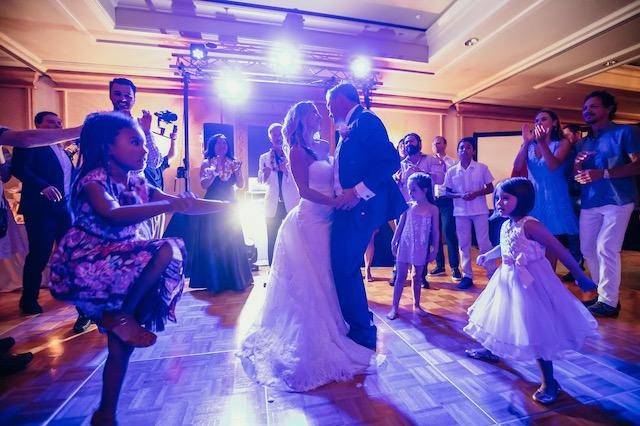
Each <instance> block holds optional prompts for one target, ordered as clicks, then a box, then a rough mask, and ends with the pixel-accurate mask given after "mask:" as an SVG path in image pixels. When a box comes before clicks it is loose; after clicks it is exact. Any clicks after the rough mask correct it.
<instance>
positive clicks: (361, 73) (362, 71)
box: [351, 56, 371, 79]
mask: <svg viewBox="0 0 640 426" xmlns="http://www.w3.org/2000/svg"><path fill="white" fill-rule="evenodd" d="M351 73H352V74H353V76H354V77H355V78H357V79H363V78H366V77H368V76H369V74H370V73H371V61H370V60H369V58H366V57H364V56H358V57H357V58H355V59H354V60H353V61H351Z"/></svg>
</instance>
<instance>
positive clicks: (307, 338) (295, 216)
mask: <svg viewBox="0 0 640 426" xmlns="http://www.w3.org/2000/svg"><path fill="white" fill-rule="evenodd" d="M320 122H321V117H320V114H318V110H317V109H316V107H315V105H314V104H313V103H311V102H299V103H298V104H296V105H294V106H293V107H292V108H291V109H290V110H289V112H288V113H287V116H286V118H285V122H284V126H283V133H284V136H285V140H286V142H287V144H288V145H289V147H290V153H289V162H290V164H291V172H292V174H293V178H294V180H295V182H296V185H297V186H298V191H299V193H300V197H301V199H300V202H299V203H298V205H297V206H296V207H295V208H293V209H292V210H291V211H290V212H289V214H288V215H287V217H286V218H285V219H284V221H283V222H282V225H281V226H280V230H279V231H278V236H277V238H276V243H275V248H274V257H273V263H272V266H271V270H270V271H269V278H268V280H267V285H266V295H265V301H264V305H263V307H262V310H261V311H260V312H259V314H258V317H257V319H256V320H255V322H254V324H253V326H252V327H251V329H250V330H249V332H248V334H247V335H246V337H244V339H243V340H242V343H241V347H240V351H239V352H238V356H239V357H240V359H241V361H242V366H243V367H244V370H245V372H246V373H247V375H248V376H249V377H250V378H251V379H252V380H254V381H255V382H257V383H259V384H262V385H266V386H271V387H274V388H277V389H281V390H285V391H294V392H303V391H307V390H310V389H314V388H316V387H318V386H321V385H324V384H327V383H330V382H333V381H345V380H350V379H351V378H352V377H353V376H354V375H355V374H358V373H360V372H364V370H366V369H367V368H368V367H369V365H370V362H371V361H373V356H374V355H375V352H374V351H372V350H370V349H367V348H365V347H364V346H360V345H359V344H357V343H355V342H354V341H353V340H351V339H349V338H348V337H347V325H346V323H345V321H344V319H343V317H342V313H341V311H340V306H339V304H338V295H337V293H336V289H335V284H334V282H333V274H332V272H331V261H330V259H331V257H330V252H329V238H330V230H331V216H332V212H333V205H334V204H335V201H334V196H333V175H334V170H333V158H332V157H330V156H329V144H328V143H327V142H325V141H317V140H314V137H313V136H314V134H316V133H317V132H318V130H319V129H320ZM260 291H264V290H263V289H262V288H259V287H256V288H254V290H253V292H254V293H257V292H260ZM254 295H255V294H252V295H251V296H252V297H253V296H254Z"/></svg>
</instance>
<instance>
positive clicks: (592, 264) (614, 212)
mask: <svg viewBox="0 0 640 426" xmlns="http://www.w3.org/2000/svg"><path fill="white" fill-rule="evenodd" d="M633 207H634V206H633V203H629V204H625V205H623V206H617V205H615V204H608V205H606V206H601V207H593V208H590V209H582V210H581V211H580V250H581V251H582V255H583V256H584V260H585V261H586V262H587V266H588V267H589V272H591V278H592V279H593V281H594V282H595V283H596V284H598V301H599V302H603V303H606V304H607V305H609V306H612V307H615V306H617V305H618V297H619V294H620V276H621V267H622V265H621V262H620V251H621V250H622V242H623V241H624V234H625V232H626V230H627V225H628V224H629V219H630V218H631V213H633Z"/></svg>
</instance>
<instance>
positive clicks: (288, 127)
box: [282, 101, 318, 160]
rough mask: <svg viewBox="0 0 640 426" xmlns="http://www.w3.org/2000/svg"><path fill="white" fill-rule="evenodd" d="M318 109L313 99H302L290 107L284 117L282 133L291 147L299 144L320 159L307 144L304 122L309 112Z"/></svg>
mask: <svg viewBox="0 0 640 426" xmlns="http://www.w3.org/2000/svg"><path fill="white" fill-rule="evenodd" d="M314 110H316V106H315V105H314V104H313V102H311V101H301V102H298V103H297V104H295V105H294V106H292V107H291V108H289V111H287V115H286V117H285V118H284V124H283V125H282V135H283V136H284V140H285V142H286V144H287V145H288V146H289V147H290V148H291V147H294V146H296V145H299V146H300V147H301V148H302V149H304V150H305V151H306V152H307V153H308V154H309V155H311V156H312V157H313V158H314V159H316V160H317V159H318V158H317V155H316V153H315V152H313V150H312V149H311V148H310V147H309V146H308V145H307V141H305V140H304V135H305V133H306V130H307V129H306V128H305V125H304V122H303V118H304V117H306V116H307V114H309V112H311V111H314Z"/></svg>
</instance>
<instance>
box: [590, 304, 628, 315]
mask: <svg viewBox="0 0 640 426" xmlns="http://www.w3.org/2000/svg"><path fill="white" fill-rule="evenodd" d="M589 312H591V313H592V314H593V315H594V316H596V317H604V318H617V317H618V315H619V314H620V303H618V306H616V307H615V308H614V307H613V306H609V305H607V304H606V303H603V302H596V303H594V304H593V305H591V306H589Z"/></svg>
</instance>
